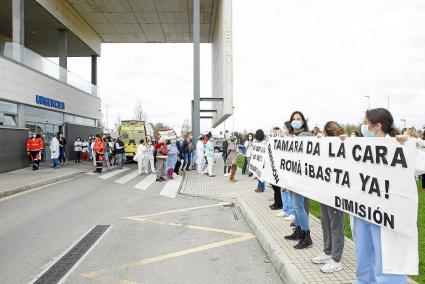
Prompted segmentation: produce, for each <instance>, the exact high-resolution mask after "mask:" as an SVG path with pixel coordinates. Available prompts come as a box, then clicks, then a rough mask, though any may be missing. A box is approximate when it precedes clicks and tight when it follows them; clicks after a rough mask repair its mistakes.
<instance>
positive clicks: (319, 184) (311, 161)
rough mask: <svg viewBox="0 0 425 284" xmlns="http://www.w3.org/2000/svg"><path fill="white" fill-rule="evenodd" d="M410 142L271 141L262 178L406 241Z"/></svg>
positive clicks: (413, 195) (412, 213) (410, 216)
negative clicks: (397, 233)
mask: <svg viewBox="0 0 425 284" xmlns="http://www.w3.org/2000/svg"><path fill="white" fill-rule="evenodd" d="M415 153H417V150H416V147H415V143H414V141H408V142H407V143H406V144H405V145H400V144H399V143H398V142H397V141H396V140H395V139H388V138H370V139H364V138H347V139H346V140H345V142H343V141H341V139H339V138H335V137H334V138H313V137H310V138H308V137H288V138H271V139H270V140H269V142H268V145H267V156H266V161H265V168H264V169H263V171H262V178H263V179H265V180H266V181H267V182H270V183H272V184H276V185H278V186H281V187H284V188H288V189H289V190H291V191H294V192H297V193H299V194H301V195H304V196H306V197H308V198H310V199H313V200H316V201H318V202H320V203H323V204H326V205H329V206H332V207H334V208H337V209H339V210H341V211H344V212H346V213H349V214H351V215H353V216H356V217H359V218H362V219H364V220H366V221H369V222H371V223H374V224H377V225H379V226H381V227H385V228H387V229H390V230H393V231H397V232H399V233H402V234H404V235H406V236H415V235H416V234H417V230H416V229H417V223H416V222H417V208H418V196H417V194H418V192H417V187H416V183H415V179H414V171H415V166H416V157H415Z"/></svg>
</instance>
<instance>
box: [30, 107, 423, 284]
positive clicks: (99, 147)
mask: <svg viewBox="0 0 425 284" xmlns="http://www.w3.org/2000/svg"><path fill="white" fill-rule="evenodd" d="M393 123H394V120H393V117H392V115H391V113H390V112H389V111H388V110H386V109H383V108H378V109H370V110H367V111H366V113H365V116H364V122H363V124H362V125H361V127H360V129H359V131H357V130H350V133H346V130H345V129H344V128H343V127H342V126H341V125H340V124H338V123H337V122H335V121H329V122H327V123H326V124H325V125H324V127H323V129H320V128H318V127H314V128H313V129H310V128H309V126H308V121H307V119H306V118H305V116H304V114H303V113H302V112H300V111H295V112H293V113H292V114H291V116H290V117H289V120H288V121H286V122H285V123H284V124H283V126H282V128H280V127H274V128H273V129H272V131H271V135H270V136H271V137H285V136H297V137H309V136H315V137H323V136H326V137H331V136H336V137H340V139H342V140H344V139H345V138H346V137H347V136H348V134H350V136H354V137H364V138H368V137H388V138H387V139H397V141H398V142H399V143H404V142H405V141H407V140H408V139H415V141H416V144H417V148H418V149H421V150H425V131H417V130H416V129H414V128H407V129H403V130H402V131H398V130H397V129H395V128H394V126H393ZM392 137H393V138H392ZM237 140H238V139H237V137H236V136H231V137H230V138H229V139H227V140H224V142H223V147H222V158H223V162H224V172H223V174H224V176H226V177H229V181H230V182H231V183H234V182H236V179H235V177H236V171H237V168H238V167H237V160H238V155H239V151H238V143H237V142H238V141H237ZM66 143H67V141H66V140H65V138H64V137H63V134H62V133H58V135H53V138H52V140H51V141H50V151H51V153H50V156H51V159H52V163H53V168H59V167H60V166H61V165H63V164H65V162H66V159H65V156H66V155H65V145H66ZM194 143H195V145H194ZM254 143H263V144H266V143H267V137H266V135H265V133H264V131H263V130H261V129H259V130H257V131H256V132H255V134H254V133H248V134H247V135H246V140H245V142H244V143H243V147H242V148H243V151H242V152H243V157H244V163H243V166H242V174H248V175H249V176H250V177H251V176H252V175H253V174H252V173H251V172H250V170H249V165H250V159H251V157H252V153H253V145H254ZM73 146H74V152H75V153H74V154H75V155H74V156H75V163H80V162H82V163H86V162H87V161H89V160H92V161H93V165H94V166H95V168H96V169H95V172H97V173H101V172H102V168H104V167H105V168H106V170H110V169H111V166H112V165H117V166H118V168H122V167H123V164H124V162H125V161H126V156H125V151H124V148H125V145H124V142H123V140H122V137H118V138H117V139H112V138H111V137H110V136H106V135H103V136H102V135H96V136H89V137H86V138H83V139H81V138H80V137H77V139H76V140H75V142H74V144H73ZM43 147H44V141H43V140H42V138H41V137H40V136H39V135H36V134H35V133H34V134H32V136H31V137H30V138H29V139H28V142H27V153H28V156H29V157H30V159H31V160H32V167H33V170H37V169H38V168H39V161H40V157H41V155H42V151H43ZM214 158H215V145H214V138H213V136H212V134H211V133H208V134H206V135H200V136H199V137H197V140H196V141H192V138H191V137H190V136H188V137H179V138H176V139H169V140H166V139H164V138H160V139H159V140H158V141H157V142H156V143H154V141H151V140H147V141H145V140H144V139H142V140H140V141H139V145H138V148H137V152H136V153H135V155H134V158H133V159H134V161H136V162H137V163H138V171H139V174H148V173H149V170H150V171H151V173H155V174H156V181H158V182H161V181H165V180H168V179H173V178H174V176H175V175H176V174H177V175H178V174H179V173H180V171H190V170H192V169H193V170H195V169H196V171H197V173H198V174H200V175H205V176H207V177H209V178H214V177H215V175H214V173H213V167H214V164H215V161H214ZM424 163H425V161H424ZM254 178H255V177H254ZM412 178H413V177H412ZM421 178H422V186H423V187H424V188H425V175H422V176H421ZM271 188H272V189H273V192H274V203H273V204H271V205H270V209H271V210H279V211H280V212H278V213H277V214H276V215H277V216H278V217H281V218H285V220H286V221H288V222H290V225H291V226H293V227H294V229H293V233H292V234H290V235H288V236H285V239H286V240H287V241H296V242H297V243H295V245H294V249H297V250H300V249H306V248H309V247H311V246H312V245H313V240H312V238H311V234H310V224H309V211H310V200H309V199H308V198H307V197H305V196H303V195H301V194H298V193H296V192H294V191H291V189H290V188H280V187H278V186H277V185H273V184H271ZM265 190H266V182H265V181H261V180H258V181H257V188H256V189H255V192H257V193H263V192H264V191H265ZM320 215H321V225H322V234H323V252H322V253H321V254H320V255H317V256H315V257H313V258H312V259H311V261H312V262H313V263H315V264H320V265H321V267H320V270H321V271H322V272H324V273H334V272H337V271H340V270H342V269H343V267H342V263H341V259H342V255H343V251H344V213H343V212H342V211H339V210H337V209H335V208H333V207H330V206H327V205H324V204H320ZM352 230H353V235H355V238H354V243H355V250H356V265H357V270H356V271H357V272H356V282H355V283H406V275H398V274H386V273H383V270H382V249H381V244H382V242H381V229H380V227H379V226H377V225H374V224H372V223H369V222H367V221H364V220H362V219H360V218H356V217H353V218H352Z"/></svg>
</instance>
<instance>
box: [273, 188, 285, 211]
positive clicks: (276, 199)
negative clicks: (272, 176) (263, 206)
mask: <svg viewBox="0 0 425 284" xmlns="http://www.w3.org/2000/svg"><path fill="white" fill-rule="evenodd" d="M272 187H273V191H274V205H275V206H277V207H282V206H283V203H282V196H281V189H280V187H278V186H277V185H272Z"/></svg>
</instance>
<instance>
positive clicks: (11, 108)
mask: <svg viewBox="0 0 425 284" xmlns="http://www.w3.org/2000/svg"><path fill="white" fill-rule="evenodd" d="M0 112H8V113H18V105H17V104H12V103H6V102H2V101H0Z"/></svg>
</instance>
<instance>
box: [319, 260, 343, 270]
mask: <svg viewBox="0 0 425 284" xmlns="http://www.w3.org/2000/svg"><path fill="white" fill-rule="evenodd" d="M341 270H342V264H341V262H336V261H334V260H333V259H331V260H329V262H328V263H326V264H325V265H323V266H322V267H320V271H322V272H323V273H334V272H337V271H341Z"/></svg>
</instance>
